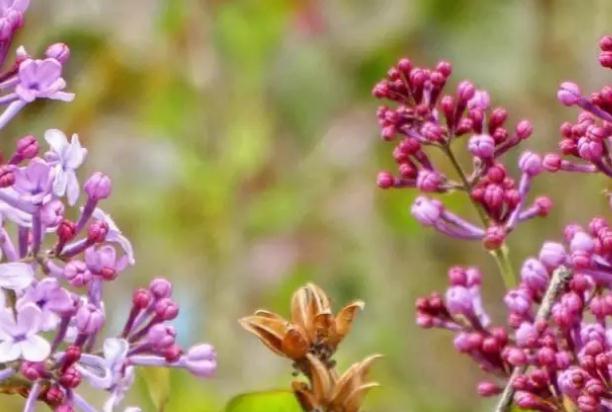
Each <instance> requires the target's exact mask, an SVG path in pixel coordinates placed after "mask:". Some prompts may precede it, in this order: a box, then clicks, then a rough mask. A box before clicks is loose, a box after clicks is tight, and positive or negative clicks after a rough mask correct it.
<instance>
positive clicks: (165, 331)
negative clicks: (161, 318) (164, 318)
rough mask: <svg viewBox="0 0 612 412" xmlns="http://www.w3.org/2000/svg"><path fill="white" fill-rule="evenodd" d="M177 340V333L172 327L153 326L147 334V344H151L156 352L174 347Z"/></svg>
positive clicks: (159, 324) (163, 325)
mask: <svg viewBox="0 0 612 412" xmlns="http://www.w3.org/2000/svg"><path fill="white" fill-rule="evenodd" d="M175 339H176V331H175V330H174V328H173V327H172V326H170V325H166V324H163V323H158V324H156V325H153V326H151V329H149V331H148V332H147V342H148V343H149V344H151V346H152V347H153V349H154V350H162V349H165V348H167V347H169V346H172V345H174V341H175Z"/></svg>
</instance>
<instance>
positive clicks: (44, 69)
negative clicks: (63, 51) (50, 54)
mask: <svg viewBox="0 0 612 412" xmlns="http://www.w3.org/2000/svg"><path fill="white" fill-rule="evenodd" d="M61 75H62V65H61V64H60V63H59V62H58V61H57V60H55V59H45V60H43V61H42V62H40V63H39V66H38V70H37V73H36V80H37V81H38V83H39V84H40V85H41V87H49V86H50V85H53V83H55V82H56V81H57V79H59V77H60V76H61Z"/></svg>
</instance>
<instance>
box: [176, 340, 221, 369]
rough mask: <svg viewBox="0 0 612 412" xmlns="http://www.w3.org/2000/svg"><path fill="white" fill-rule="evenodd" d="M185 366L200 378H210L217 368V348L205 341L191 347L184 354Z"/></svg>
mask: <svg viewBox="0 0 612 412" xmlns="http://www.w3.org/2000/svg"><path fill="white" fill-rule="evenodd" d="M184 362H185V367H186V368H187V370H188V371H189V372H191V373H192V374H194V375H195V376H198V377H200V378H209V377H211V376H213V375H214V373H215V371H216V369H217V353H216V352H215V349H214V348H213V347H212V346H211V345H209V344H207V343H203V344H200V345H196V346H193V347H191V348H190V349H189V350H188V351H187V354H185V356H184Z"/></svg>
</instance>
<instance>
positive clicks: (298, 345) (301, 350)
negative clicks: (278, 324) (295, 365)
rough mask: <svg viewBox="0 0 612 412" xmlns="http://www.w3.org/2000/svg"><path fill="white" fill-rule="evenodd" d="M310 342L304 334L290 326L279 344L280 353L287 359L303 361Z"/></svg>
mask: <svg viewBox="0 0 612 412" xmlns="http://www.w3.org/2000/svg"><path fill="white" fill-rule="evenodd" d="M309 348H310V342H308V339H307V338H306V336H304V333H303V332H302V331H301V330H300V329H299V328H297V327H295V326H290V327H289V329H287V332H286V333H285V336H284V337H283V340H282V342H281V350H282V352H283V353H284V354H285V355H286V356H287V357H289V358H291V359H294V360H298V359H303V358H304V356H306V353H308V349H309Z"/></svg>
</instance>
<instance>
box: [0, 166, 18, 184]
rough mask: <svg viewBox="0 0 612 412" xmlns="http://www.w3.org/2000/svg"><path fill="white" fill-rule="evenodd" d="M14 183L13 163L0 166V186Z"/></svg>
mask: <svg viewBox="0 0 612 412" xmlns="http://www.w3.org/2000/svg"><path fill="white" fill-rule="evenodd" d="M14 183H15V167H14V166H13V165H1V166H0V188H5V187H10V186H13V184H14Z"/></svg>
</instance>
